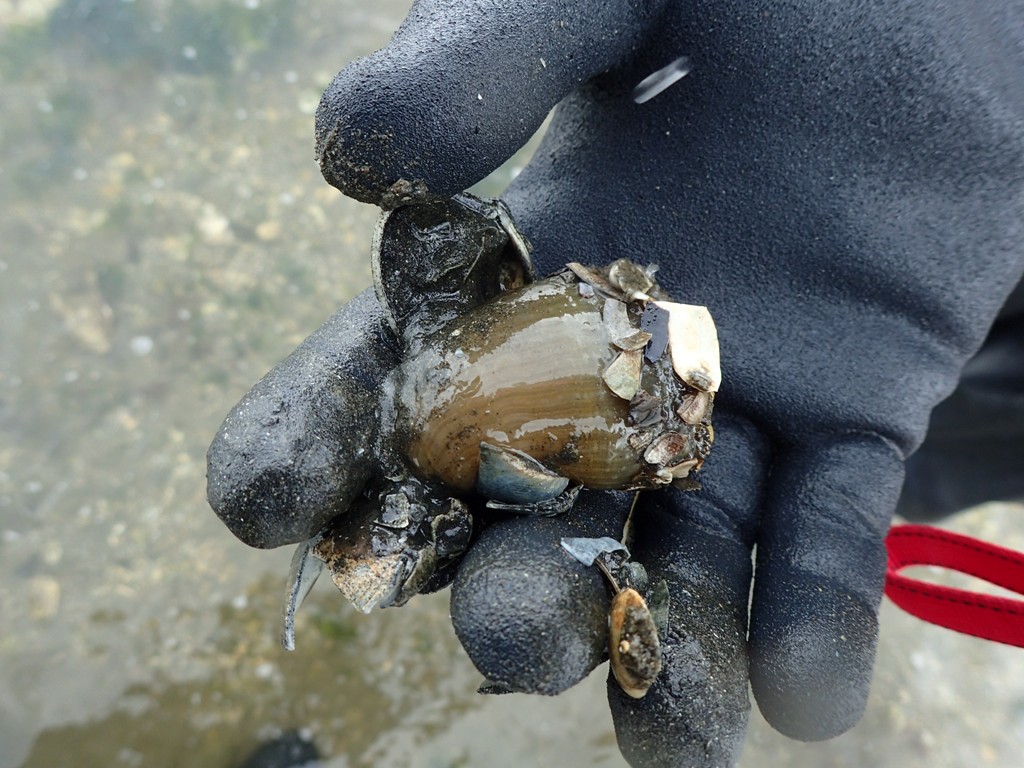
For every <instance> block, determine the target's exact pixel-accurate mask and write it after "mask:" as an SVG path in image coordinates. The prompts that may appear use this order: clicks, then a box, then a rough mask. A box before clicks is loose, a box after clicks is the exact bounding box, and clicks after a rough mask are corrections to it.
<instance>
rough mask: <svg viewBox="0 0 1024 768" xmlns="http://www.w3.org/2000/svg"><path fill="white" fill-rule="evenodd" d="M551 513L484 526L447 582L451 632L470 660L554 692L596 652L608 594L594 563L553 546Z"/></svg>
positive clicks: (488, 671)
mask: <svg viewBox="0 0 1024 768" xmlns="http://www.w3.org/2000/svg"><path fill="white" fill-rule="evenodd" d="M565 528H566V526H565V524H564V523H563V521H561V520H558V519H551V518H544V519H536V518H531V519H513V520H509V521H506V522H504V523H498V524H495V525H493V526H492V527H490V528H488V529H487V530H485V531H484V532H483V533H482V534H481V536H480V538H479V540H477V541H476V542H475V543H474V545H473V547H472V549H471V550H470V552H469V554H467V555H466V557H465V558H464V559H463V561H462V563H461V564H460V566H459V573H458V576H457V577H456V579H455V582H454V584H453V585H452V597H451V613H452V624H453V626H454V627H455V634H456V635H457V636H458V638H459V641H460V642H461V643H462V646H463V648H465V650H466V653H467V654H468V655H469V657H470V659H471V660H472V662H473V664H474V665H475V666H476V668H477V669H478V670H479V671H480V673H481V674H483V676H484V677H485V678H487V679H488V680H489V681H491V682H493V683H500V684H501V685H503V686H507V687H508V688H509V689H511V690H513V691H518V692H522V693H541V694H546V695H550V696H553V695H556V694H558V693H561V692H562V691H564V690H566V689H567V688H570V687H572V686H573V685H575V684H576V683H578V682H579V681H580V680H582V679H583V678H584V677H586V676H587V675H588V674H589V673H590V672H591V670H593V669H594V667H596V666H597V665H598V664H600V663H601V662H602V661H603V660H604V655H605V650H606V648H607V644H608V639H607V638H608V618H607V617H608V613H607V612H608V594H607V589H606V587H605V586H604V583H603V581H602V579H601V575H600V573H599V572H598V571H597V569H596V568H588V567H587V566H584V565H582V564H580V563H579V562H577V561H576V560H575V559H573V558H572V557H570V556H569V555H568V554H567V553H565V551H564V550H562V549H561V547H560V546H559V541H560V539H561V537H562V536H564V535H573V532H572V531H571V530H564V529H565Z"/></svg>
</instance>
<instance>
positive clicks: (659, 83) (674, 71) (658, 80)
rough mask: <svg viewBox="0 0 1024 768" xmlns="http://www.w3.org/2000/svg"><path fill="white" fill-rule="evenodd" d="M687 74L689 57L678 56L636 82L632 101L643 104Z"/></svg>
mask: <svg viewBox="0 0 1024 768" xmlns="http://www.w3.org/2000/svg"><path fill="white" fill-rule="evenodd" d="M688 74H690V59H689V57H687V56H680V57H679V58H678V59H675V60H673V61H672V62H670V63H669V64H667V65H665V66H664V67H662V68H661V69H659V70H657V71H656V72H652V73H651V74H649V75H648V76H647V77H645V78H644V79H643V80H641V81H640V82H639V83H637V84H636V87H635V88H634V89H633V101H634V102H636V103H637V104H645V103H647V102H648V101H650V100H651V99H653V98H654V97H655V96H657V95H658V94H659V93H661V92H662V91H664V90H666V89H667V88H669V87H671V86H673V85H675V84H676V83H678V82H679V81H680V80H682V79H683V78H684V77H686V76H687V75H688Z"/></svg>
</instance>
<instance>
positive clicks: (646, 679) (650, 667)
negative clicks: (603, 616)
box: [608, 588, 661, 699]
mask: <svg viewBox="0 0 1024 768" xmlns="http://www.w3.org/2000/svg"><path fill="white" fill-rule="evenodd" d="M608 655H609V658H610V661H611V668H612V674H613V675H615V679H616V680H617V681H618V683H619V685H620V686H621V687H622V690H623V691H625V692H626V693H627V694H628V695H629V696H632V697H633V698H634V699H640V698H643V696H644V695H645V694H646V693H647V691H648V689H649V688H650V687H651V685H653V683H654V681H655V679H656V678H657V677H658V673H659V672H661V641H660V640H659V639H658V628H657V626H656V625H655V621H654V617H653V616H652V615H651V611H650V609H649V608H648V607H647V602H646V601H645V600H644V599H643V597H641V595H640V593H639V592H637V591H636V590H635V589H630V588H627V589H623V590H622V591H621V592H619V593H618V594H617V595H615V597H614V598H613V600H612V608H611V611H610V613H609V615H608Z"/></svg>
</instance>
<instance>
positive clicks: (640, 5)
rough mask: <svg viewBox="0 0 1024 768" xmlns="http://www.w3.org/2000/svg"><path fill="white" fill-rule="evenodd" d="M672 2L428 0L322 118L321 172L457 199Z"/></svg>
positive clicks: (334, 92)
mask: <svg viewBox="0 0 1024 768" xmlns="http://www.w3.org/2000/svg"><path fill="white" fill-rule="evenodd" d="M663 4H664V3H663V2H662V1H661V0H659V1H658V2H642V1H640V0H630V1H628V2H626V1H623V2H615V3H595V4H591V5H589V6H587V8H586V12H585V13H580V8H579V6H578V5H577V4H575V3H569V2H566V1H565V0H547V1H545V2H536V3H476V2H459V0H421V1H420V2H417V3H416V4H415V5H414V6H413V8H412V10H411V11H410V12H409V15H408V17H407V18H406V20H405V22H404V23H403V24H402V26H401V27H400V28H399V30H398V32H396V33H395V35H394V37H393V38H392V40H391V41H390V43H389V44H388V45H387V46H386V47H385V48H383V49H382V50H380V51H377V52H376V53H374V54H372V55H370V56H368V57H366V58H363V59H360V60H358V61H356V62H353V63H352V64H351V65H349V66H348V67H346V68H345V69H344V70H342V71H341V72H340V73H339V74H338V75H337V76H336V77H335V78H334V80H333V82H332V83H331V84H330V86H329V87H328V88H327V91H326V92H325V93H324V96H323V99H322V100H321V102H320V107H319V108H318V110H317V115H316V154H317V158H318V161H319V163H320V168H321V171H322V173H323V175H324V178H326V179H327V181H328V182H329V183H330V184H332V185H333V186H335V187H337V188H338V189H340V190H341V191H342V192H344V193H345V194H346V195H349V196H350V197H354V198H356V199H357V200H361V201H363V202H368V203H377V204H379V203H380V202H381V200H382V196H384V194H385V192H387V191H388V189H389V188H390V187H391V186H392V185H393V184H394V183H395V182H397V181H399V180H405V181H407V182H421V183H420V184H414V185H413V186H414V188H422V187H425V189H420V191H429V192H430V193H432V194H437V195H443V196H450V195H452V194H455V193H456V192H460V191H462V190H463V189H466V188H467V187H469V186H471V185H472V184H474V183H476V182H477V181H479V180H480V179H482V178H483V177H484V176H486V175H487V174H488V173H490V172H491V171H492V170H494V169H495V168H497V167H498V166H499V165H501V163H503V162H504V161H505V160H507V159H508V158H509V157H510V156H511V155H512V154H513V153H514V152H515V151H516V150H517V149H519V147H521V146H522V145H523V144H524V143H526V141H527V139H529V137H530V136H531V135H532V134H533V133H534V131H536V130H537V129H538V128H539V127H540V125H541V123H542V122H543V120H544V118H545V116H546V115H547V114H548V112H549V111H550V110H551V108H552V107H553V106H554V105H555V104H557V103H558V102H559V101H561V99H562V98H564V97H565V96H566V95H567V94H568V93H570V92H571V91H572V90H574V89H575V88H577V87H578V86H579V85H580V84H582V83H583V82H585V81H586V80H588V79H589V78H590V77H592V76H593V75H595V74H597V73H600V72H602V71H605V70H607V69H608V68H610V67H611V66H612V65H614V64H615V62H617V61H618V60H620V59H621V58H623V57H624V56H626V55H627V54H628V53H629V52H630V51H632V50H634V49H635V48H637V47H638V46H639V44H640V43H641V41H642V40H643V38H644V36H645V35H646V33H647V31H648V29H650V28H651V27H652V26H653V21H654V19H655V18H656V17H657V15H658V12H659V11H660V8H661V6H662V5H663Z"/></svg>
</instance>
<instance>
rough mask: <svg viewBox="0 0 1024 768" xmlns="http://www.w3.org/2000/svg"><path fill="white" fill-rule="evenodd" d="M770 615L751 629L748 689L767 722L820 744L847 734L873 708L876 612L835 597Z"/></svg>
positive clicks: (827, 593)
mask: <svg viewBox="0 0 1024 768" xmlns="http://www.w3.org/2000/svg"><path fill="white" fill-rule="evenodd" d="M789 588H790V589H796V590H800V591H803V592H804V594H807V595H808V596H807V598H806V599H805V600H803V601H793V602H790V603H787V604H785V605H782V606H780V604H778V603H774V604H771V606H770V608H771V611H772V615H771V616H767V615H765V614H766V613H768V611H765V610H761V611H758V610H757V606H756V603H755V609H754V610H755V616H754V618H753V620H752V622H751V626H752V627H756V631H754V632H752V634H751V638H750V661H751V663H750V684H751V688H752V689H753V692H754V697H755V698H756V700H757V704H758V707H759V708H760V710H761V713H762V714H763V715H764V717H765V719H766V720H767V721H768V722H769V723H770V724H771V725H772V727H773V728H775V729H776V730H777V731H779V732H780V733H782V734H784V735H786V736H789V737H790V738H792V739H798V740H800V741H822V740H825V739H831V738H834V737H835V736H838V735H840V734H842V733H845V732H846V731H848V730H849V729H850V728H852V727H853V726H854V725H856V724H857V722H858V721H859V720H860V719H861V716H862V715H863V714H864V709H865V707H866V705H867V697H868V692H869V689H870V685H871V674H872V669H873V666H874V661H875V651H876V648H877V644H878V617H877V614H876V613H875V611H874V609H872V608H871V607H869V606H867V605H865V604H863V603H862V602H860V601H858V600H856V599H854V598H852V597H850V596H849V595H846V596H843V595H840V594H836V593H834V592H832V591H831V590H827V589H824V590H818V591H813V592H810V590H811V587H810V586H809V585H806V584H805V585H790V586H789Z"/></svg>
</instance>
